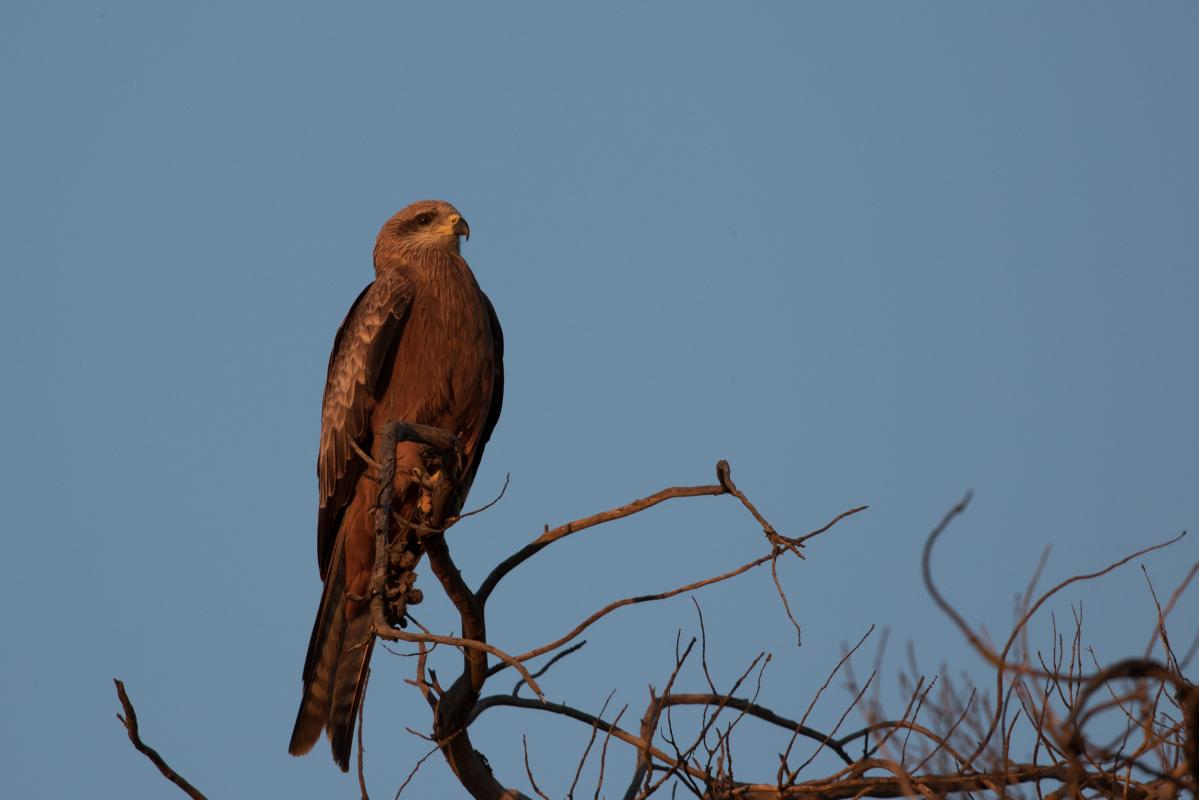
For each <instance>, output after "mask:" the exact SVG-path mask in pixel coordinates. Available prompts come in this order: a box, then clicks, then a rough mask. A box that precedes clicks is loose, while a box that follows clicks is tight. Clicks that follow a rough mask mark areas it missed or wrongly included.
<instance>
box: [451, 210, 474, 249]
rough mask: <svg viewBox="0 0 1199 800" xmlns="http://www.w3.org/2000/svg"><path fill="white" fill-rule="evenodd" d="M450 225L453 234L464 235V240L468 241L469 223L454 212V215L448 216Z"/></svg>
mask: <svg viewBox="0 0 1199 800" xmlns="http://www.w3.org/2000/svg"><path fill="white" fill-rule="evenodd" d="M450 225H451V226H452V229H453V231H454V235H455V236H465V237H466V240H467V241H468V242H469V241H470V225H468V224H467V223H466V220H465V219H463V218H462V217H460V216H458V215H457V214H455V215H454V216H452V217H450Z"/></svg>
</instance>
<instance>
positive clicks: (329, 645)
mask: <svg viewBox="0 0 1199 800" xmlns="http://www.w3.org/2000/svg"><path fill="white" fill-rule="evenodd" d="M329 566H330V568H329V573H328V575H329V578H328V580H327V581H326V583H325V590H324V592H323V594H322V595H321V604H320V609H319V610H318V611H317V615H316V622H315V623H314V624H313V626H312V638H311V639H309V640H308V657H307V659H306V660H305V662H304V697H303V700H301V701H300V711H299V713H298V714H297V715H296V725H295V728H293V729H292V733H291V744H290V745H289V746H288V752H289V753H291V754H292V755H293V756H299V755H303V754H304V753H307V752H308V751H309V750H311V749H312V747H313V745H315V744H316V742H317V740H318V739H319V738H320V737H321V731H322V730H324V729H328V733H329V744H330V746H331V748H332V750H333V760H334V761H336V762H337V765H338V766H339V767H341V769H342V771H343V772H345V771H348V770H349V768H350V753H351V751H352V750H353V747H354V720H355V719H356V718H357V716H358V708H359V707H360V706H361V705H362V693H363V691H364V689H365V687H366V671H367V666H368V665H369V664H370V657H371V651H372V650H373V649H374V636H373V635H372V634H371V618H370V610H369V608H363V609H362V610H361V611H360V612H359V613H357V614H354V615H353V616H351V617H350V618H348V619H347V618H346V602H345V560H344V558H343V554H342V551H341V548H340V547H336V548H335V551H334V553H333V561H332V563H331V564H330V565H329Z"/></svg>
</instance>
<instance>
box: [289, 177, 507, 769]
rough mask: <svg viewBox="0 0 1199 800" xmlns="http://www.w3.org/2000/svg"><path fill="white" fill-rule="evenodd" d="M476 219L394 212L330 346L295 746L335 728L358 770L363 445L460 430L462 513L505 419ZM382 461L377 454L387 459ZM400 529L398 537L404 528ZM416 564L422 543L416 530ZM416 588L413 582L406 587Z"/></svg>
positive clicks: (408, 471)
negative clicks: (475, 244)
mask: <svg viewBox="0 0 1199 800" xmlns="http://www.w3.org/2000/svg"><path fill="white" fill-rule="evenodd" d="M459 236H466V237H467V238H469V237H470V228H469V227H468V226H467V224H466V220H464V219H463V218H462V216H461V215H460V214H459V213H458V211H457V210H456V209H455V208H454V207H453V206H451V205H450V204H449V203H445V202H442V201H439V200H427V201H423V202H419V203H413V204H412V205H410V206H408V207H407V208H405V209H404V210H403V211H401V212H400V213H398V214H396V215H395V216H394V217H392V218H391V219H389V220H388V221H387V223H386V224H384V226H383V229H382V230H380V231H379V237H378V239H377V240H376V242H375V281H374V283H372V284H370V285H369V286H367V287H366V289H364V290H363V291H362V294H360V295H359V296H358V299H357V300H355V301H354V305H353V306H352V307H351V308H350V312H349V314H348V315H346V318H345V321H344V322H342V324H341V327H340V328H339V329H338V331H337V337H336V338H335V339H334V341H333V352H332V354H331V355H330V356H329V375H328V379H327V381H326V383H325V398H324V406H323V410H322V413H321V441H320V450H319V452H318V453H317V464H316V471H317V477H318V480H319V484H320V509H319V513H318V515H317V532H316V547H317V563H318V565H319V566H320V573H321V579H322V580H323V581H324V582H325V587H324V592H323V594H322V595H321V603H320V608H319V610H318V611H317V616H316V622H315V624H314V625H313V628H312V638H311V640H310V641H309V644H308V657H307V660H306V661H305V663H304V698H303V701H302V702H301V704H300V711H299V714H298V715H297V717H296V725H295V729H294V730H293V732H292V736H291V745H290V747H289V751H290V752H291V753H292V754H293V755H301V754H303V753H307V752H308V751H309V750H311V749H312V746H313V745H314V744H316V741H317V739H319V738H320V734H321V730H322V729H324V730H327V731H328V736H329V742H330V745H331V747H332V750H333V759H334V761H336V762H337V764H338V766H340V767H341V768H342V770H347V769H349V763H350V751H351V748H352V746H353V729H354V722H355V717H356V715H357V712H358V708H359V705H360V704H361V702H362V691H363V686H364V681H365V677H366V669H367V665H368V664H369V662H370V656H371V650H372V647H373V645H374V636H373V635H372V633H371V616H370V598H369V597H367V593H368V588H369V583H370V576H371V570H372V567H373V563H374V558H375V533H374V514H373V513H372V511H371V507H372V506H373V505H374V504H375V503H376V498H377V494H378V488H379V487H378V485H377V484H376V483H375V482H374V481H372V480H370V478H369V476H368V475H367V474H364V473H366V472H367V470H366V469H365V468H366V466H367V465H366V463H365V462H364V460H363V459H362V458H361V457H360V456H359V455H358V454H357V452H356V450H355V448H354V446H353V445H354V444H357V445H358V447H359V448H361V450H362V451H363V452H365V453H371V452H372V445H373V444H374V442H375V441H376V440H377V439H379V433H380V431H381V430H382V429H383V427H384V426H385V425H386V424H387V423H388V422H392V421H398V422H415V423H422V424H425V425H433V426H436V427H438V428H443V429H445V430H448V431H450V432H451V433H454V434H456V435H457V436H458V437H459V439H460V440H461V443H462V450H463V454H464V462H463V464H462V468H461V472H460V481H459V486H458V487H457V492H456V494H455V495H454V498H453V499H452V500H451V501H450V502H451V505H453V506H454V508H451V509H450V510H449V512H448V513H457V512H458V511H459V510H460V509H461V507H462V502H463V500H465V498H466V493H467V491H469V489H470V484H471V481H472V480H473V479H474V475H475V471H476V470H477V469H478V466H479V460H480V458H481V457H482V455H483V448H484V446H485V445H486V444H487V440H488V438H489V437H490V436H491V431H492V429H493V428H494V427H495V423H496V420H497V419H498V418H499V415H500V403H501V401H502V399H503V390H504V365H503V351H504V345H503V334H502V332H501V330H500V325H499V321H498V320H497V319H496V316H495V310H494V309H493V308H492V306H491V302H490V301H489V300H488V299H487V296H486V295H485V294H483V291H482V290H481V289H480V288H479V284H478V283H477V282H476V281H475V277H474V275H473V274H472V273H471V271H470V267H469V266H467V263H466V261H465V260H464V259H463V258H462V256H461V255H459V252H458V242H459ZM420 451H421V447H420V446H419V445H416V444H413V443H401V444H400V445H399V446H398V448H397V451H396V460H397V464H396V466H397V469H396V481H395V504H394V508H395V510H396V512H397V515H398V517H399V518H401V519H409V518H411V515H412V513H413V508H414V506H415V505H416V503H417V502H418V496H419V487H418V486H417V485H415V484H414V481H413V478H412V475H413V468H419V467H420V466H421V458H420ZM374 457H375V458H376V459H379V458H381V456H380V455H379V454H378V453H375V454H374ZM394 535H395V534H394V531H393V536H394ZM410 538H411V543H410V544H409V545H408V549H409V550H410V551H411V552H412V554H413V557H412V558H409V559H406V560H405V561H404V562H403V563H405V564H406V565H410V566H411V568H413V569H415V560H416V559H417V558H419V557H420V555H421V549H420V544H419V542H418V541H417V540H416V537H410ZM410 584H411V578H409V581H408V585H410Z"/></svg>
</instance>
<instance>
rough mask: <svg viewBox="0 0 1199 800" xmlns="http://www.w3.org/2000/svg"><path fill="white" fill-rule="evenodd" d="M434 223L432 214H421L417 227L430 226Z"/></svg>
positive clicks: (417, 220)
mask: <svg viewBox="0 0 1199 800" xmlns="http://www.w3.org/2000/svg"><path fill="white" fill-rule="evenodd" d="M432 221H433V215H432V214H421V215H420V216H419V217H417V218H416V224H417V225H428V224H429V223H430V222H432Z"/></svg>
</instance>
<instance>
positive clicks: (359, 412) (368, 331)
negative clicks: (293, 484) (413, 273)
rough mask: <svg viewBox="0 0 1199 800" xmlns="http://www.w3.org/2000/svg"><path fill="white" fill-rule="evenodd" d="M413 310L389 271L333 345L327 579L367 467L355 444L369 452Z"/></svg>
mask: <svg viewBox="0 0 1199 800" xmlns="http://www.w3.org/2000/svg"><path fill="white" fill-rule="evenodd" d="M411 304H412V287H411V285H410V284H409V283H408V282H407V281H406V280H405V279H404V277H403V276H402V275H401V274H400V273H399V271H398V270H389V271H388V272H386V273H384V274H382V275H380V276H379V277H378V278H377V279H376V280H375V282H374V283H372V284H370V285H369V286H367V287H366V288H365V289H363V290H362V293H361V294H360V295H358V299H357V300H355V301H354V305H353V306H351V307H350V312H349V313H348V314H347V315H346V318H345V321H343V322H342V323H341V327H340V328H338V330H337V336H336V338H334V340H333V351H332V353H330V355H329V373H328V378H327V379H326V381H325V399H324V404H323V406H322V409H321V444H320V450H319V451H318V453H317V461H316V472H317V480H318V483H319V485H320V510H319V512H318V514H317V532H316V540H317V543H316V546H317V564H318V565H319V566H320V572H321V578H322V579H325V578H326V577H327V572H328V567H329V560H330V556H331V553H332V550H333V542H334V539H335V538H336V536H337V527H338V524H339V522H340V520H341V517H342V514H344V513H345V507H346V505H347V504H348V503H349V502H350V498H351V497H352V496H353V494H354V486H355V484H356V483H357V481H358V477H359V475H361V474H362V470H363V468H364V467H365V464H364V463H363V462H362V459H361V458H359V457H358V455H357V453H355V452H354V450H353V448H352V447H351V446H350V442H351V441H353V442H355V443H356V444H357V445H358V446H359V447H361V448H362V449H363V450H365V451H366V452H368V453H369V452H370V449H371V437H372V433H371V430H370V419H371V414H372V412H373V411H374V404H375V401H376V399H377V398H378V396H379V392H380V390H381V388H382V384H384V383H386V378H387V376H388V374H389V368H390V365H391V359H392V357H394V354H395V349H396V345H397V343H398V342H399V340H400V337H401V336H402V335H403V329H404V322H405V320H406V319H407V315H408V310H409V308H410V306H411Z"/></svg>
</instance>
